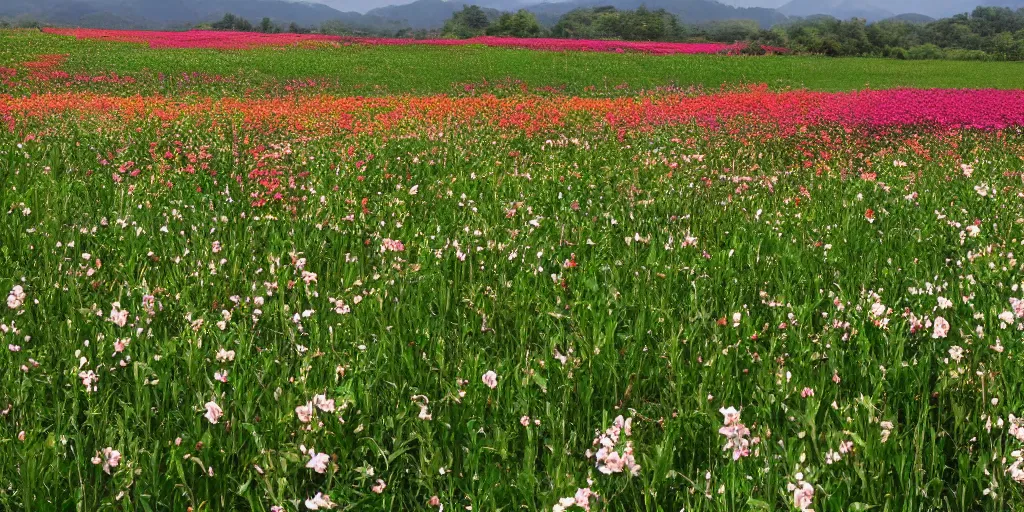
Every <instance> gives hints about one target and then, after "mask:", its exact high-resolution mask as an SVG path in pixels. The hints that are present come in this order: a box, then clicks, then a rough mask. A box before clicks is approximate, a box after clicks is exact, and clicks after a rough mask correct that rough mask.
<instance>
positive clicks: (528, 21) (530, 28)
mask: <svg viewBox="0 0 1024 512" xmlns="http://www.w3.org/2000/svg"><path fill="white" fill-rule="evenodd" d="M541 32H542V29H541V26H540V23H538V22H537V17H536V16H534V15H533V13H532V12H530V11H527V10H525V9H521V10H519V12H516V13H514V14H513V13H507V12H506V13H503V14H502V15H501V16H500V17H499V18H498V21H497V22H495V23H494V24H493V25H491V26H489V27H487V35H489V36H511V37H537V36H539V35H540V34H541Z"/></svg>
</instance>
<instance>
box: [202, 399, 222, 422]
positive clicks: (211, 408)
mask: <svg viewBox="0 0 1024 512" xmlns="http://www.w3.org/2000/svg"><path fill="white" fill-rule="evenodd" d="M204 407H206V414H205V415H204V416H206V419H208V420H210V423H213V424H214V425H216V424H217V422H218V421H220V417H221V416H223V415H224V410H223V409H221V408H220V406H219V405H217V402H214V401H212V400H211V401H209V402H206V405H205V406H204Z"/></svg>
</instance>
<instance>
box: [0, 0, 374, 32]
mask: <svg viewBox="0 0 1024 512" xmlns="http://www.w3.org/2000/svg"><path fill="white" fill-rule="evenodd" d="M228 12H230V13H233V14H236V15H238V16H241V17H243V18H247V19H249V20H250V21H252V22H254V23H257V22H259V20H260V19H262V18H264V17H268V18H270V19H272V20H274V21H275V22H277V23H282V24H287V23H291V22H295V23H298V24H299V25H319V24H320V23H321V22H323V21H326V20H342V21H349V22H358V21H360V18H361V16H362V15H360V14H358V13H345V12H341V11H338V10H336V9H332V8H330V7H327V6H326V5H323V4H315V3H296V2H286V1H283V0H3V1H0V16H4V17H9V18H16V19H17V18H32V19H36V20H39V21H42V22H46V23H52V24H58V25H72V26H82V27H97V28H167V27H175V26H185V25H194V24H199V23H203V22H210V21H214V20H217V19H219V18H221V17H222V16H224V14H225V13H228Z"/></svg>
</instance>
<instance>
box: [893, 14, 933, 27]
mask: <svg viewBox="0 0 1024 512" xmlns="http://www.w3.org/2000/svg"><path fill="white" fill-rule="evenodd" d="M882 21H898V22H902V23H910V24H912V25H924V24H926V23H931V22H933V21H935V18H932V17H931V16H925V15H924V14H914V13H906V14H898V15H896V16H893V17H892V18H887V19H885V20H882Z"/></svg>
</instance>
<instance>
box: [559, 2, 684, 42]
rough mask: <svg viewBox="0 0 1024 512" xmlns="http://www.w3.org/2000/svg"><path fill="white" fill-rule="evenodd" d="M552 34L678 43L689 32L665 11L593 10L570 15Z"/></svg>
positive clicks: (597, 8)
mask: <svg viewBox="0 0 1024 512" xmlns="http://www.w3.org/2000/svg"><path fill="white" fill-rule="evenodd" d="M551 34H552V35H553V36H554V37H563V38H571V39H622V40H626V41H677V40H681V39H683V38H684V37H685V29H683V28H682V27H681V26H680V24H679V20H678V18H676V17H675V16H674V15H672V14H670V13H668V12H666V11H665V10H664V9H658V10H654V11H651V10H648V9H647V8H645V7H643V6H641V7H639V8H637V9H636V10H617V9H615V8H614V7H590V8H581V9H574V10H572V11H570V12H568V13H566V14H565V15H564V16H562V18H561V19H559V20H558V22H557V23H556V24H555V25H554V27H552V28H551Z"/></svg>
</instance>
